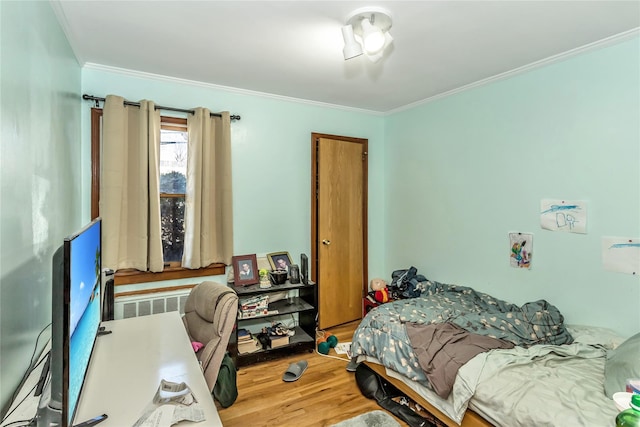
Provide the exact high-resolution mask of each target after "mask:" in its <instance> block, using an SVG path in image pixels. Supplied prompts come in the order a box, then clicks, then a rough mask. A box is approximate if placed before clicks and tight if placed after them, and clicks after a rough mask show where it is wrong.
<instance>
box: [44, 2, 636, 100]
mask: <svg viewBox="0 0 640 427" xmlns="http://www.w3.org/2000/svg"><path fill="white" fill-rule="evenodd" d="M51 3H52V5H53V8H54V11H55V12H56V15H57V16H58V19H59V21H60V23H61V25H62V27H63V29H64V31H65V33H66V35H67V38H68V39H69V43H70V44H71V47H72V49H73V51H74V53H75V55H76V57H77V58H78V61H79V62H80V64H81V65H83V66H84V65H88V66H96V65H99V66H108V67H116V68H122V69H126V70H133V71H138V72H144V73H151V74H157V75H161V76H171V77H175V78H180V79H186V80H192V81H197V82H204V83H210V84H213V85H217V86H223V87H229V88H237V89H241V90H242V91H251V92H259V93H266V94H270V95H276V96H283V97H291V98H297V99H303V100H308V101H313V102H319V103H327V104H332V105H339V106H344V107H351V108H356V109H364V110H368V111H374V112H381V113H387V112H390V111H394V110H398V109H402V108H403V107H406V106H407V105H411V104H414V103H418V102H421V101H423V100H426V99H430V98H433V97H437V96H441V95H442V94H446V93H451V92H452V91H456V90H459V89H460V88H464V87H468V86H469V85H474V84H477V83H478V82H483V81H487V80H491V79H493V78H499V77H501V76H505V75H509V74H510V73H511V72H517V71H518V70H519V69H522V68H523V67H529V66H531V65H535V64H540V63H545V62H547V61H548V60H553V59H554V57H557V56H558V55H562V54H563V53H567V52H569V53H571V52H576V50H577V51H581V50H582V49H583V48H589V47H590V46H593V44H597V43H599V42H602V41H604V42H605V43H606V42H610V41H612V40H613V41H615V40H618V39H623V38H625V37H627V36H629V35H634V34H638V28H639V27H640V0H630V1H595V0H590V1H575V0H574V1H556V0H553V1H549V0H547V1H515V0H511V1H478V0H475V1H442V0H441V1H371V2H360V1H211V0H210V1H202V0H201V1H166V0H165V1H151V0H146V1H122V0H121V1H78V0H74V1H70V0H51ZM363 6H378V7H383V8H386V9H387V10H388V11H389V12H390V13H391V16H392V18H393V27H392V28H391V31H390V32H391V34H392V35H393V38H394V42H393V44H392V45H391V47H390V48H388V49H387V50H386V51H385V56H384V58H383V59H382V60H380V61H379V62H377V63H373V62H371V61H369V59H368V58H366V57H365V56H360V57H357V58H353V59H350V60H348V61H345V60H344V58H343V56H342V48H343V40H342V33H341V27H342V25H344V23H345V19H346V18H347V16H348V15H349V14H350V12H352V11H353V10H355V9H358V8H360V7H363ZM93 95H104V94H93Z"/></svg>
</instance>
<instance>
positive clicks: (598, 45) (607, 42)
mask: <svg viewBox="0 0 640 427" xmlns="http://www.w3.org/2000/svg"><path fill="white" fill-rule="evenodd" d="M638 35H640V27H638V28H633V29H631V30H628V31H625V32H623V33H619V34H616V35H613V36H611V37H607V38H605V39H602V40H598V41H596V42H593V43H589V44H587V45H584V46H580V47H577V48H575V49H571V50H568V51H566V52H562V53H559V54H557V55H553V56H550V57H548V58H544V59H541V60H539V61H536V62H532V63H531V64H528V65H523V66H522V67H518V68H514V69H513V70H510V71H505V72H504V73H500V74H496V75H495V76H491V77H487V78H486V79H482V80H478V81H477V82H473V83H469V84H468V85H464V86H461V87H459V88H456V89H452V90H450V91H447V92H443V93H439V94H437V95H434V96H431V97H429V98H425V99H422V100H420V101H416V102H412V103H410V104H407V105H404V106H402V107H398V108H394V109H393V110H389V111H387V112H385V113H384V115H385V116H389V115H391V114H395V113H399V112H402V111H406V110H410V109H412V108H415V107H418V106H420V105H424V104H428V103H430V102H434V101H437V100H439V99H443V98H446V97H449V96H451V95H455V94H458V93H461V92H465V91H467V90H471V89H475V88H477V87H480V86H484V85H487V84H491V83H494V82H497V81H500V80H504V79H508V78H510V77H513V76H516V75H518V74H523V73H526V72H529V71H532V70H535V69H537V68H540V67H544V66H547V65H550V64H553V63H556V62H560V61H564V60H566V59H568V58H571V57H574V56H576V55H580V54H583V53H587V52H591V51H594V50H598V49H602V48H604V47H607V46H611V45H614V44H617V43H621V42H623V41H626V40H629V39H631V38H633V37H637V36H638Z"/></svg>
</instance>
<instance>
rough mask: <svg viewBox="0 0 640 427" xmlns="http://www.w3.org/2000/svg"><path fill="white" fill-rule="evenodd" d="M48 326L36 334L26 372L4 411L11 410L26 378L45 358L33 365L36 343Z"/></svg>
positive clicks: (49, 324)
mask: <svg viewBox="0 0 640 427" xmlns="http://www.w3.org/2000/svg"><path fill="white" fill-rule="evenodd" d="M49 326H51V323H48V324H47V325H46V326H45V327H44V328H42V330H41V331H40V333H39V334H38V336H37V338H36V343H35V346H34V347H33V352H32V353H31V359H30V360H29V367H28V368H27V370H26V371H25V373H24V375H23V376H22V379H21V380H20V383H19V385H18V387H17V388H16V390H15V391H14V392H13V395H12V396H11V399H9V402H7V406H6V410H7V411H8V410H9V408H11V406H12V405H13V403H14V402H15V400H16V397H18V393H20V389H22V386H23V385H24V383H25V381H26V380H27V378H28V377H29V375H31V372H33V370H34V369H36V368H37V367H38V366H40V364H41V363H42V362H43V361H44V360H45V358H46V355H45V357H42V358H41V359H40V360H39V361H38V362H37V363H35V364H34V360H33V358H34V357H35V355H36V351H37V350H38V341H40V337H41V336H42V334H43V333H44V331H46V330H47V328H48V327H49ZM36 386H37V385H36ZM36 386H34V387H33V389H32V390H31V391H30V392H29V393H27V395H26V396H25V397H24V398H23V399H22V400H21V401H20V403H18V404H17V405H16V407H15V408H14V409H13V410H12V411H11V412H8V413H7V414H5V415H4V416H3V417H2V420H1V421H0V424H2V423H3V422H4V421H5V420H6V419H7V417H9V415H11V414H12V413H13V411H15V410H16V409H17V408H18V406H20V405H21V404H22V402H24V400H25V399H26V397H27V396H28V395H30V394H31V393H32V392H33V391H34V390H35V388H36ZM11 424H13V423H11Z"/></svg>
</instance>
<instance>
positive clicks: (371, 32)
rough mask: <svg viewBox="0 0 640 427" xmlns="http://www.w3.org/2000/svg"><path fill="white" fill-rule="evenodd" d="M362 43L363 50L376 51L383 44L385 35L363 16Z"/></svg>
mask: <svg viewBox="0 0 640 427" xmlns="http://www.w3.org/2000/svg"><path fill="white" fill-rule="evenodd" d="M361 25H362V43H363V44H364V50H366V51H367V53H369V54H371V53H376V52H378V51H379V50H380V49H382V47H383V46H384V41H385V37H384V34H382V30H380V28H378V27H374V26H373V25H371V22H369V19H367V18H364V19H363V20H362V23H361Z"/></svg>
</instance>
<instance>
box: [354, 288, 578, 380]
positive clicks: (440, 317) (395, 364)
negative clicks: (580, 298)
mask: <svg viewBox="0 0 640 427" xmlns="http://www.w3.org/2000/svg"><path fill="white" fill-rule="evenodd" d="M420 289H421V294H420V296H419V297H417V298H410V299H403V300H398V301H394V302H391V303H387V304H384V305H381V306H379V307H377V308H375V309H373V310H371V311H370V312H369V313H368V314H367V315H366V316H365V318H364V319H362V322H361V323H360V325H359V326H358V328H357V329H356V330H355V332H354V335H353V339H352V345H351V351H352V354H353V355H354V356H359V355H366V356H371V357H375V358H376V359H378V360H379V361H380V362H381V363H382V364H383V365H385V366H387V367H388V368H391V369H393V370H394V371H396V372H398V373H400V374H402V375H404V376H406V377H407V378H409V379H410V380H413V381H417V382H419V383H421V384H424V385H427V386H428V385H429V381H428V380H427V377H426V375H425V373H424V371H423V369H422V368H421V366H420V363H419V360H418V358H417V356H416V354H415V352H414V350H413V348H412V345H411V342H410V340H409V338H408V335H407V331H406V327H405V324H406V323H416V324H432V323H444V322H450V323H453V324H455V325H458V326H460V327H461V328H463V329H465V330H467V331H469V332H471V333H475V334H479V335H485V336H489V337H493V338H497V339H502V340H505V341H509V342H511V343H513V344H515V345H519V346H523V347H529V346H532V345H534V344H554V345H561V344H570V343H571V342H572V338H571V334H569V332H567V330H566V329H565V328H564V324H563V322H564V318H563V316H562V314H561V313H560V311H559V310H558V309H557V308H556V307H555V306H553V305H551V304H549V303H548V302H547V301H544V300H539V301H535V302H528V303H526V304H524V305H522V306H517V305H515V304H510V303H508V302H506V301H502V300H499V299H497V298H494V297H492V296H491V295H488V294H485V293H482V292H478V291H476V290H474V289H472V288H469V287H465V286H457V285H447V284H442V283H438V282H435V281H426V282H421V283H420Z"/></svg>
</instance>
